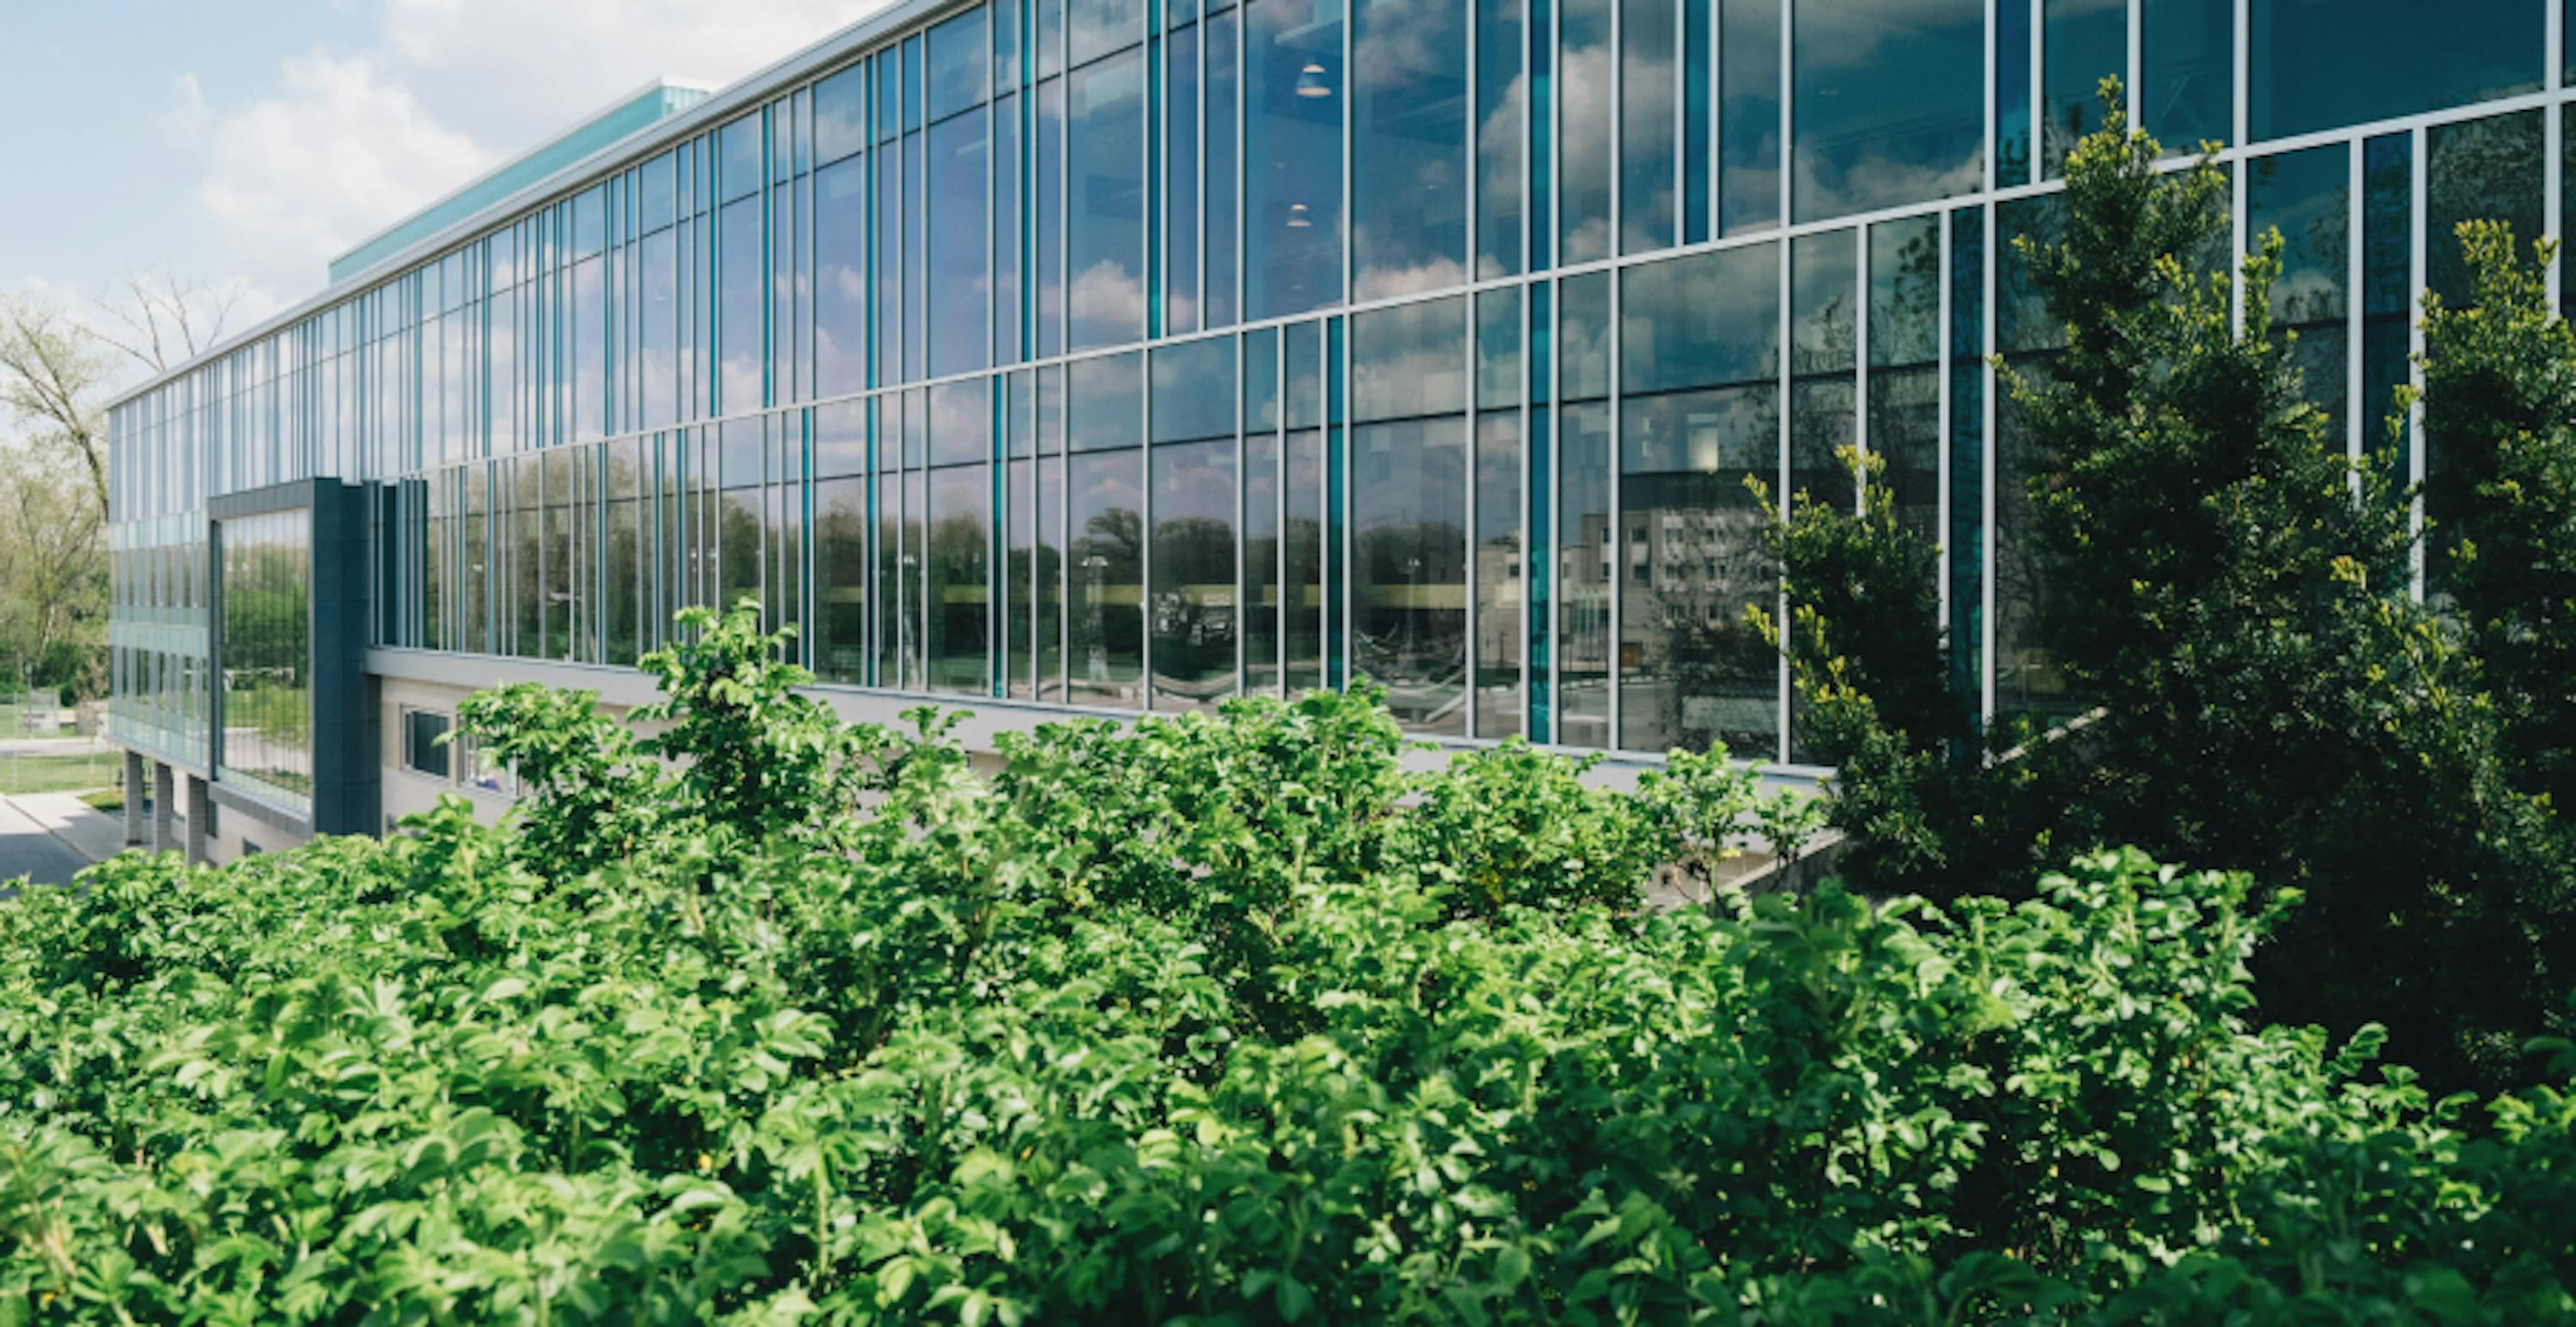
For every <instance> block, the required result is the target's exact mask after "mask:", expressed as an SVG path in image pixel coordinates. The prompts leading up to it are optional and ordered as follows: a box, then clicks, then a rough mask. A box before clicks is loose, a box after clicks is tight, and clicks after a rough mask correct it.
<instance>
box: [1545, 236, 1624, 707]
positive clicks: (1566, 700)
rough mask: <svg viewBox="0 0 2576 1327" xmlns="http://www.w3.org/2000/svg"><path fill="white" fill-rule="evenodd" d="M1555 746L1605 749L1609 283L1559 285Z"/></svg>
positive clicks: (1592, 279) (1600, 279) (1595, 279)
mask: <svg viewBox="0 0 2576 1327" xmlns="http://www.w3.org/2000/svg"><path fill="white" fill-rule="evenodd" d="M1557 289H1558V292H1559V299H1560V305H1559V308H1558V312H1557V323H1556V326H1557V344H1558V347H1559V350H1560V357H1559V360H1558V362H1559V364H1560V365H1561V367H1562V377H1561V378H1560V380H1559V383H1558V386H1559V388H1560V392H1561V398H1562V399H1563V401H1564V403H1565V404H1564V405H1563V407H1562V408H1561V409H1559V410H1558V411H1557V413H1556V421H1557V434H1556V486H1555V490H1554V493H1553V500H1554V506H1555V509H1556V576H1555V590H1556V594H1555V602H1556V639H1555V645H1556V665H1557V707H1556V725H1557V727H1556V740H1557V741H1558V742H1559V743H1560V744H1562V745H1566V746H1579V747H1591V748H1595V749H1598V748H1603V747H1607V746H1609V745H1610V739H1611V737H1612V733H1611V732H1610V629H1611V624H1610V560H1611V555H1612V552H1613V549H1612V543H1611V541H1612V535H1613V534H1614V531H1613V530H1612V528H1611V524H1610V464H1611V456H1610V441H1611V439H1610V403H1609V401H1608V399H1607V398H1608V397H1609V395H1610V390H1611V383H1610V354H1609V342H1610V335H1609V333H1610V278H1609V276H1608V274H1606V273H1592V274H1589V275H1586V276H1580V277H1574V278H1570V279H1568V280H1565V281H1563V282H1560V283H1558V287H1557Z"/></svg>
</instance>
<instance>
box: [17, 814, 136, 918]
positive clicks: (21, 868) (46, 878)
mask: <svg viewBox="0 0 2576 1327" xmlns="http://www.w3.org/2000/svg"><path fill="white" fill-rule="evenodd" d="M82 809H83V810H88V808H87V807H85V806H84V807H83V808H82ZM90 814H92V815H98V816H99V818H100V819H102V820H104V819H107V818H108V817H106V816H104V815H100V813H98V812H95V811H92V812H90ZM117 833H118V836H119V837H120V838H121V837H122V836H123V833H124V831H123V829H122V828H121V827H120V828H119V829H118V831H117ZM87 865H89V861H88V860H87V859H85V858H83V857H82V856H81V854H80V853H78V852H75V851H73V849H72V846H71V844H69V843H66V842H64V841H63V840H62V839H61V838H59V837H56V836H55V834H54V832H53V831H52V830H50V829H47V828H46V827H45V821H44V820H43V819H40V818H39V817H38V816H37V815H34V814H30V813H29V811H28V810H27V809H25V808H22V807H20V806H19V805H18V803H17V800H16V799H14V798H8V797H0V897H5V898H15V897H17V894H18V889H17V886H18V883H19V880H20V878H21V877H24V878H25V880H26V881H27V882H28V883H30V884H37V885H68V884H70V883H71V882H72V876H74V875H75V874H77V873H78V872H79V871H80V869H81V868H82V867H84V866H87Z"/></svg>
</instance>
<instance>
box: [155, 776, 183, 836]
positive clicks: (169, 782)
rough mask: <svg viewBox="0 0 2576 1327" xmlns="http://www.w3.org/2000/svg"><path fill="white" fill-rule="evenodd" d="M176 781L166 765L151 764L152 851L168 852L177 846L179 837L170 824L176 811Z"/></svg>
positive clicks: (177, 794)
mask: <svg viewBox="0 0 2576 1327" xmlns="http://www.w3.org/2000/svg"><path fill="white" fill-rule="evenodd" d="M177 783H178V780H177V778H176V777H174V776H173V775H172V773H171V770H170V767H169V766H168V765H164V764H162V763H161V762H160V761H157V760H156V761H154V762H152V851H154V852H168V851H170V850H171V849H172V848H175V847H178V846H179V836H178V833H177V831H176V828H175V827H174V825H173V824H172V819H173V817H174V816H175V814H176V813H177V811H178V803H179V790H178V788H177V786H176V785H177Z"/></svg>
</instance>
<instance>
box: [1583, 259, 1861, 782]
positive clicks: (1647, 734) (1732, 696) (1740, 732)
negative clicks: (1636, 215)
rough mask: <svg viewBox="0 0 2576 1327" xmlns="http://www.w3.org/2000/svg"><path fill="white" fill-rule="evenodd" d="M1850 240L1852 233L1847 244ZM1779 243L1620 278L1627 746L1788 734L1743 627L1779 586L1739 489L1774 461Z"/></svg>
mask: <svg viewBox="0 0 2576 1327" xmlns="http://www.w3.org/2000/svg"><path fill="white" fill-rule="evenodd" d="M1845 243H1846V244H1848V243H1849V241H1848V240H1847V239H1846V241H1845ZM1779 270H1780V269H1779V250H1778V249H1776V248H1774V247H1772V246H1771V245H1768V244H1764V245H1756V246H1753V247H1750V248H1744V249H1735V250H1728V251H1724V252H1719V253H1712V254H1701V255H1695V256H1693V257H1689V258H1682V259H1676V260H1674V261H1671V262H1666V263H1656V264H1653V265H1651V266H1647V267H1640V268H1634V269H1631V270H1630V271H1629V272H1627V273H1626V274H1624V275H1623V277H1622V280H1623V281H1624V282H1625V285H1624V287H1623V289H1622V291H1621V306H1620V313H1621V321H1622V323H1623V324H1624V333H1625V336H1624V341H1623V347H1622V353H1621V365H1620V384H1621V388H1622V390H1623V391H1624V392H1625V393H1626V397H1625V399H1624V401H1623V403H1622V413H1621V425H1620V432H1621V435H1622V436H1621V438H1620V442H1619V466H1620V502H1621V508H1622V514H1621V517H1620V522H1621V526H1622V528H1623V530H1624V531H1625V533H1626V537H1627V540H1628V545H1629V547H1628V552H1627V555H1626V562H1627V570H1626V572H1625V575H1626V578H1627V579H1626V582H1625V584H1624V587H1623V589H1622V590H1621V606H1620V624H1619V626H1620V642H1621V646H1620V654H1621V669H1620V672H1621V676H1620V700H1619V704H1620V728H1621V732H1620V735H1619V744H1620V745H1621V746H1622V747H1625V748H1627V749H1629V750H1635V751H1650V752H1651V751H1665V750H1671V749H1673V748H1676V747H1679V748H1686V749H1692V750H1702V749H1707V748H1709V747H1711V746H1716V745H1723V746H1725V747H1726V748H1727V749H1728V750H1729V751H1731V752H1733V753H1734V754H1736V755H1738V756H1741V757H1746V758H1750V759H1756V760H1767V759H1770V758H1772V757H1773V755H1774V753H1775V751H1776V748H1777V743H1778V740H1779V739H1778V725H1779V694H1778V692H1779V687H1778V680H1777V679H1778V665H1777V662H1776V660H1777V656H1776V655H1775V654H1774V653H1773V651H1772V650H1771V648H1770V647H1769V646H1768V645H1766V644H1764V643H1763V641H1762V639H1761V637H1760V636H1758V635H1757V634H1755V633H1754V632H1753V631H1752V630H1751V629H1750V628H1749V627H1747V626H1745V624H1744V609H1745V606H1746V605H1748V604H1762V605H1767V604H1769V603H1770V602H1771V601H1772V599H1773V596H1774V594H1775V592H1776V591H1775V586H1776V581H1775V579H1774V574H1773V570H1772V568H1771V566H1770V564H1769V561H1768V559H1767V558H1766V557H1765V556H1764V555H1763V552H1762V543H1761V531H1762V526H1763V521H1764V514H1763V511H1762V509H1761V507H1760V506H1759V505H1758V504H1756V503H1755V502H1754V500H1753V495H1752V494H1751V493H1750V492H1748V491H1747V490H1746V489H1745V487H1744V480H1745V478H1746V477H1747V476H1758V477H1760V478H1762V479H1763V480H1764V481H1766V482H1771V481H1774V480H1775V479H1776V477H1777V474H1778V464H1779V462H1778V457H1779V386H1778V377H1777V374H1778V372H1779V363H1780V359H1779V350H1780V330H1779V328H1780V321H1779V320H1780V297H1779Z"/></svg>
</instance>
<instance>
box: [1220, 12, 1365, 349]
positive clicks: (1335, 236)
mask: <svg viewBox="0 0 2576 1327" xmlns="http://www.w3.org/2000/svg"><path fill="white" fill-rule="evenodd" d="M1244 22H1245V23H1246V24H1247V27H1246V29H1245V32H1244V59H1245V61H1246V64H1245V68H1244V77H1245V80H1246V81H1245V85H1244V89H1243V107H1244V117H1245V123H1244V151H1245V154H1246V159H1245V162H1244V171H1245V178H1244V183H1243V194H1244V208H1245V215H1244V218H1243V230H1244V249H1245V252H1244V291H1245V305H1246V307H1245V309H1244V316H1245V317H1248V318H1274V317H1279V316H1281V315H1283V314H1291V313H1303V312H1305V311H1306V310H1308V309H1314V308H1320V307H1322V306H1324V305H1326V304H1330V303H1333V302H1335V301H1337V300H1339V299H1340V298H1341V297H1342V279H1341V264H1342V254H1341V250H1342V105H1341V102H1342V97H1343V95H1344V94H1345V93H1346V92H1347V90H1348V89H1347V88H1346V87H1345V86H1344V84H1343V80H1342V73H1341V63H1342V6H1341V0H1255V2H1254V3H1252V4H1250V5H1247V6H1245V8H1244Z"/></svg>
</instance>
